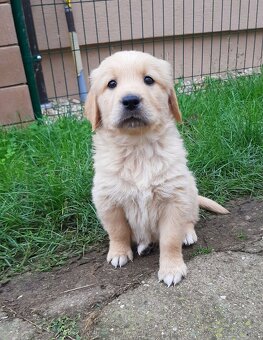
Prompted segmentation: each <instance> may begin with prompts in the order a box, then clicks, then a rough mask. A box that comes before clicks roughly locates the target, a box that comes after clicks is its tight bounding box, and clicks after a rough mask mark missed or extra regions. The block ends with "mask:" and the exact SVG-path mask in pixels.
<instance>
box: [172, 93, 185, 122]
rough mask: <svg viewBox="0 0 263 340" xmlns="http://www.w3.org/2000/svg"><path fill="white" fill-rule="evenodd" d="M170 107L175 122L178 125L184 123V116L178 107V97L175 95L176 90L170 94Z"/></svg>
mask: <svg viewBox="0 0 263 340" xmlns="http://www.w3.org/2000/svg"><path fill="white" fill-rule="evenodd" d="M169 107H170V111H171V113H172V115H173V116H174V118H175V120H176V121H177V122H178V123H182V114H181V111H180V109H179V106H178V101H177V97H176V94H175V90H174V89H173V88H171V90H170V94H169Z"/></svg>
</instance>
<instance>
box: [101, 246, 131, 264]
mask: <svg viewBox="0 0 263 340" xmlns="http://www.w3.org/2000/svg"><path fill="white" fill-rule="evenodd" d="M129 260H131V261H132V260H133V253H132V251H131V250H129V251H127V255H117V254H116V253H115V254H113V253H112V252H111V251H109V253H108V255H107V261H108V263H111V264H112V265H113V267H115V268H117V267H123V266H125V264H126V263H127V262H128V261H129Z"/></svg>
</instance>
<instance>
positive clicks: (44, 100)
mask: <svg viewBox="0 0 263 340" xmlns="http://www.w3.org/2000/svg"><path fill="white" fill-rule="evenodd" d="M22 6H23V11H24V16H25V24H26V29H27V36H28V41H29V45H30V50H31V53H32V57H33V66H34V72H35V78H36V83H37V89H38V93H39V98H40V103H41V105H42V106H43V107H50V106H51V103H49V102H48V97H47V91H46V86H45V81H44V76H43V71H42V65H41V61H42V57H41V55H40V53H39V49H38V43H37V37H36V31H35V25H34V19H33V15H32V9H31V2H30V0H22Z"/></svg>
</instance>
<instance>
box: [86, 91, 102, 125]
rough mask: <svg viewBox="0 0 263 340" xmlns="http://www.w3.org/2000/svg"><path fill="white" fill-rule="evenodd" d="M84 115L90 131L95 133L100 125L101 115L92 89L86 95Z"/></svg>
mask: <svg viewBox="0 0 263 340" xmlns="http://www.w3.org/2000/svg"><path fill="white" fill-rule="evenodd" d="M84 115H85V116H86V117H87V119H88V120H89V121H90V123H91V126H92V131H95V130H96V129H97V128H98V127H99V125H100V122H101V115H100V110H99V107H98V104H97V97H96V95H95V93H94V92H93V90H92V89H91V90H90V92H89V93H88V98H87V101H86V103H85V110H84Z"/></svg>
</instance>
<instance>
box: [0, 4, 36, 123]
mask: <svg viewBox="0 0 263 340" xmlns="http://www.w3.org/2000/svg"><path fill="white" fill-rule="evenodd" d="M0 71H1V76H0V103H1V105H0V125H8V124H14V123H19V122H21V121H23V122H25V121H29V120H32V119H34V115H33V110H32V105H31V99H30V95H29V91H28V86H27V84H26V77H25V72H24V66H23V62H22V59H21V54H20V49H19V46H18V44H17V37H16V32H15V27H14V22H13V17H12V10H11V6H10V3H9V2H7V1H5V0H0Z"/></svg>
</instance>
